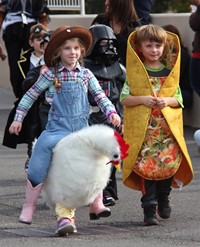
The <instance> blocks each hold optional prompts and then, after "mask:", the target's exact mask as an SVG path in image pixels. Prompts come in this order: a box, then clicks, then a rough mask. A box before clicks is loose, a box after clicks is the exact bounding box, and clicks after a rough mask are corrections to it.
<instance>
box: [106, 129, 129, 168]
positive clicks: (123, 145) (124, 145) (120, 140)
mask: <svg viewBox="0 0 200 247" xmlns="http://www.w3.org/2000/svg"><path fill="white" fill-rule="evenodd" d="M114 136H115V138H116V140H117V142H118V143H119V146H120V159H121V160H123V159H125V158H126V157H127V156H128V152H127V151H128V149H129V144H128V143H126V141H125V140H124V139H123V138H122V137H121V135H120V134H119V133H118V132H117V131H114ZM109 163H112V164H113V165H115V166H116V168H117V169H118V170H119V168H118V167H117V165H119V162H117V161H114V160H111V161H110V162H109Z"/></svg>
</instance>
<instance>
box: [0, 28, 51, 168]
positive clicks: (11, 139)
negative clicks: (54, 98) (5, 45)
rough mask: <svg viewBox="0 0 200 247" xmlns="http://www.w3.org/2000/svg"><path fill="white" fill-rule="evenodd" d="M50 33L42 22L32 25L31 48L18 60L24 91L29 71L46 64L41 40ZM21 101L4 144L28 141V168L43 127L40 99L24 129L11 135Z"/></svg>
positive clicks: (28, 117)
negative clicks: (40, 118)
mask: <svg viewBox="0 0 200 247" xmlns="http://www.w3.org/2000/svg"><path fill="white" fill-rule="evenodd" d="M47 33H48V29H47V28H46V27H45V26H43V25H42V24H36V25H34V26H32V27H31V30H30V37H29V43H30V46H31V48H30V49H28V50H26V51H25V52H23V53H22V54H21V59H20V60H19V61H18V66H19V69H20V71H21V84H22V89H23V92H24V93H25V92H26V91H27V90H28V88H29V87H30V86H27V85H26V83H25V81H24V80H26V76H27V73H28V72H29V71H32V69H33V68H35V67H37V66H38V65H43V64H44V49H43V47H41V44H40V43H41V41H42V40H43V37H44V36H45V35H46V34H47ZM19 102H20V99H18V100H17V101H16V102H15V106H14V108H13V109H12V110H11V112H10V114H9V116H8V120H7V124H6V127H5V131H4V137H3V143H2V144H3V145H4V146H7V147H10V148H16V147H17V144H21V143H27V144H28V151H27V154H28V159H27V161H26V162H25V168H27V167H26V166H27V164H28V160H29V157H30V156H31V152H32V142H33V141H34V139H35V138H37V137H38V136H39V134H40V133H41V127H40V121H39V111H38V107H39V100H38V101H37V102H35V103H34V104H33V106H32V107H31V109H30V111H29V113H28V116H27V117H26V119H25V121H24V123H23V127H22V130H21V132H20V134H19V135H18V136H16V135H11V134H10V133H9V127H10V124H11V123H12V121H13V119H14V116H15V112H16V108H17V105H18V103H19Z"/></svg>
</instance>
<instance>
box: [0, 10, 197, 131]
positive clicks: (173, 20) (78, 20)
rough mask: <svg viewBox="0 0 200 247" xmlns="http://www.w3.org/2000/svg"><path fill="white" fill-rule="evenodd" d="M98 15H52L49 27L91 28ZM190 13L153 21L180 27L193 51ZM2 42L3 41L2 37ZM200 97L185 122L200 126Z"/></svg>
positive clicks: (3, 83)
mask: <svg viewBox="0 0 200 247" xmlns="http://www.w3.org/2000/svg"><path fill="white" fill-rule="evenodd" d="M95 16H96V15H83V16H82V15H59V16H51V23H50V24H49V28H50V29H52V30H54V29H55V28H56V27H58V26H61V25H69V26H73V25H80V26H84V27H86V28H89V26H90V24H91V22H92V20H93V18H94V17H95ZM189 16H190V13H183V14H181V13H179V14H152V22H153V23H154V24H157V25H159V26H162V25H167V24H173V25H175V26H177V27H178V29H179V31H180V33H181V36H182V40H183V42H184V44H185V45H186V46H187V47H188V48H189V50H190V51H191V44H192V40H193V35H194V33H193V31H192V30H191V29H190V27H189V24H188V21H189ZM0 42H1V44H3V41H2V40H1V38H0ZM0 87H5V88H11V86H10V82H9V70H8V64H7V60H5V61H1V60H0ZM199 109H200V99H199V97H198V96H197V95H196V94H194V104H193V107H192V109H189V110H186V111H184V114H183V115H184V124H185V125H188V126H191V127H197V128H200V114H198V113H199Z"/></svg>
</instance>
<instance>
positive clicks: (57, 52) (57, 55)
mask: <svg viewBox="0 0 200 247" xmlns="http://www.w3.org/2000/svg"><path fill="white" fill-rule="evenodd" d="M67 40H70V41H72V42H75V43H77V44H78V45H79V46H80V49H81V56H80V58H79V60H78V61H79V63H80V64H81V65H83V58H84V56H85V54H86V49H85V44H84V43H83V41H82V40H81V39H80V38H71V39H67ZM67 40H65V41H64V42H63V43H62V44H61V45H60V46H58V47H57V49H56V50H55V52H54V53H53V55H52V59H51V64H52V66H54V69H55V78H54V85H55V88H57V89H59V88H60V87H61V83H60V82H59V80H58V77H57V74H58V63H59V62H60V50H61V49H62V47H63V46H64V45H65V42H66V41H67Z"/></svg>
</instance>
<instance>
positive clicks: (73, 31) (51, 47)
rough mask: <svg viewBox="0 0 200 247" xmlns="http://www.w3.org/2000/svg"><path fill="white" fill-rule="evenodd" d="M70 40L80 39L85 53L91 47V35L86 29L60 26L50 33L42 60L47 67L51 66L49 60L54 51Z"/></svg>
mask: <svg viewBox="0 0 200 247" xmlns="http://www.w3.org/2000/svg"><path fill="white" fill-rule="evenodd" d="M71 38H80V39H81V40H82V41H83V43H84V45H85V49H86V52H87V51H88V50H89V49H90V47H91V45H92V34H91V32H90V31H89V30H88V29H86V28H84V27H81V26H72V27H70V26H67V25H64V26H60V27H58V28H57V29H56V30H55V31H54V32H53V33H52V35H51V38H50V42H49V44H48V46H47V48H46V50H45V54H44V60H45V64H46V65H47V66H48V67H50V66H52V64H51V60H52V57H53V54H54V52H55V50H56V49H57V48H58V47H59V46H60V45H62V43H63V42H64V41H65V40H67V39H71Z"/></svg>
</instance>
